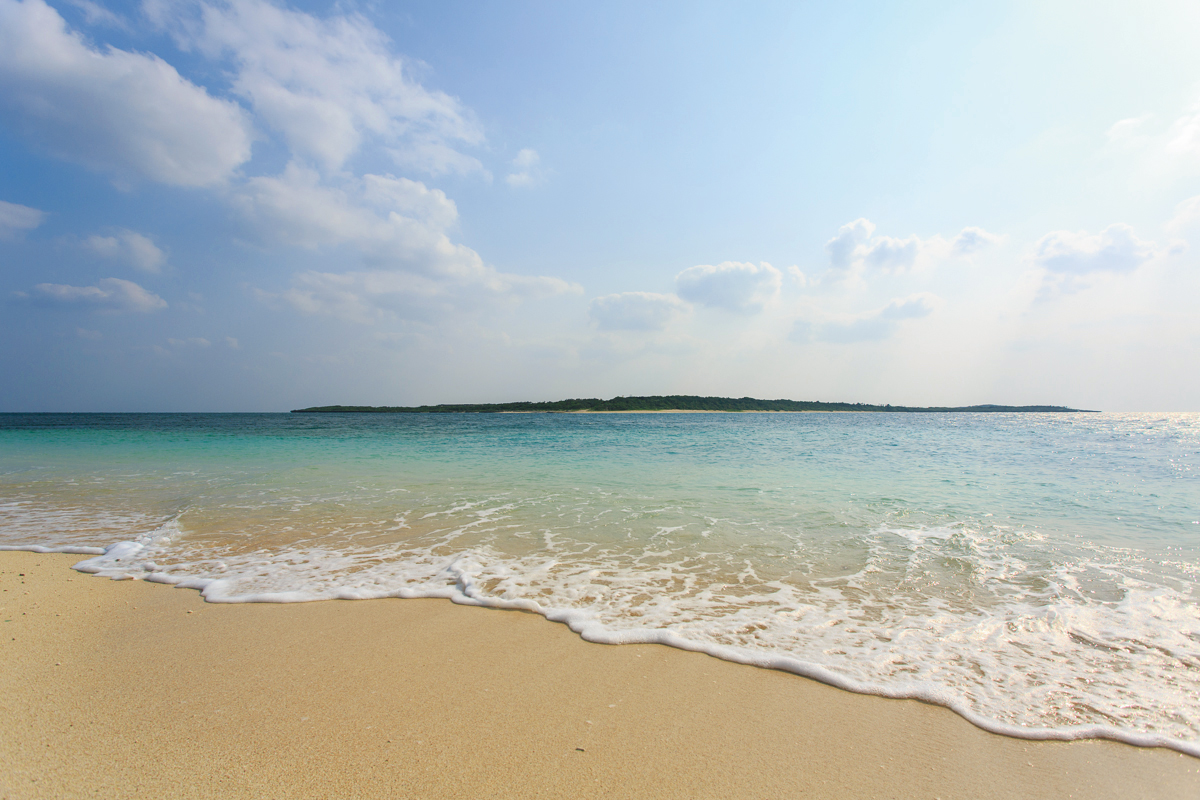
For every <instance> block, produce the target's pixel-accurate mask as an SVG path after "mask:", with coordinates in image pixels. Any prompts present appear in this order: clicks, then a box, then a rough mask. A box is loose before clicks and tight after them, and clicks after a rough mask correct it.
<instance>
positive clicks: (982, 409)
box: [292, 394, 1095, 414]
mask: <svg viewBox="0 0 1200 800" xmlns="http://www.w3.org/2000/svg"><path fill="white" fill-rule="evenodd" d="M647 411H657V412H672V411H713V412H717V411H727V412H739V411H781V412H789V411H791V412H796V411H870V412H889V411H890V412H901V413H936V412H969V413H1012V412H1024V413H1095V412H1085V411H1084V410H1083V409H1078V408H1067V407H1066V406H1002V405H994V404H991V403H989V404H986V405H978V406H954V407H948V406H946V407H944V406H929V407H919V406H893V405H882V406H881V405H872V404H870V403H823V402H818V401H812V400H804V401H801V400H757V399H755V398H753V397H737V398H734V397H698V396H696V395H678V394H673V395H655V396H652V397H614V398H612V399H611V400H600V399H599V398H594V397H592V398H586V399H574V400H554V401H549V402H517V403H443V404H440V405H436V406H313V407H311V408H296V409H292V413H293V414H498V413H509V414H520V413H525V414H531V413H543V414H547V413H549V414H566V413H589V412H590V413H603V412H610V413H612V412H627V413H629V412H647Z"/></svg>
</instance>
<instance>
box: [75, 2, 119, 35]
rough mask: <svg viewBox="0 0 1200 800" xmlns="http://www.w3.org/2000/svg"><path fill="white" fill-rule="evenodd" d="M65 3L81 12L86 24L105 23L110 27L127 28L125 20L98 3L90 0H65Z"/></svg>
mask: <svg viewBox="0 0 1200 800" xmlns="http://www.w3.org/2000/svg"><path fill="white" fill-rule="evenodd" d="M66 3H67V5H69V6H74V7H75V8H78V9H79V10H80V11H82V12H83V18H84V19H85V20H86V21H87V24H88V25H107V26H109V27H111V28H121V29H122V30H126V29H128V27H129V26H128V25H127V24H126V23H125V20H123V19H121V18H120V17H118V16H117V15H116V14H114V13H113V12H111V11H109V10H108V9H107V8H105V7H104V6H102V5H100V4H99V3H93V2H92V0H66Z"/></svg>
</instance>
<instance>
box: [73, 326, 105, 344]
mask: <svg viewBox="0 0 1200 800" xmlns="http://www.w3.org/2000/svg"><path fill="white" fill-rule="evenodd" d="M75 335H76V336H78V337H79V338H80V339H88V340H90V341H96V340H97V339H103V338H104V334H102V333H100V331H91V330H88V329H87V328H76V329H75Z"/></svg>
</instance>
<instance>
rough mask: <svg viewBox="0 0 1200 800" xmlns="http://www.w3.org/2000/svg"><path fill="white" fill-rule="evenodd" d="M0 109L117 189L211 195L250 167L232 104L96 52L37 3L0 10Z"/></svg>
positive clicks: (117, 55) (136, 60)
mask: <svg viewBox="0 0 1200 800" xmlns="http://www.w3.org/2000/svg"><path fill="white" fill-rule="evenodd" d="M0 104H2V105H3V106H6V107H8V109H9V110H10V111H11V112H12V116H13V118H14V121H15V122H16V125H17V127H18V128H20V129H21V130H22V131H23V132H24V133H25V134H26V135H27V136H28V137H29V138H30V139H32V140H33V141H34V142H35V143H36V144H37V145H38V146H40V147H42V148H44V149H46V150H48V151H49V152H50V153H52V154H54V155H56V156H58V157H60V158H64V159H66V160H69V161H74V162H77V163H80V164H84V165H85V166H88V167H90V168H92V169H96V170H100V171H102V172H108V173H111V174H114V175H116V176H117V177H119V178H121V179H129V178H146V179H149V180H153V181H158V182H161V183H167V184H174V185H179V186H207V185H213V184H217V183H220V182H222V181H224V180H225V179H226V178H227V177H228V176H229V174H230V173H231V171H232V170H233V169H234V168H236V167H237V166H238V165H239V164H241V163H243V162H245V161H246V160H247V159H249V157H250V142H251V131H250V125H249V123H248V121H247V119H246V117H245V114H244V112H243V111H242V109H241V108H240V107H239V106H238V105H237V104H236V103H232V102H230V101H228V100H222V99H218V98H214V97H212V96H210V95H209V94H208V92H207V91H205V90H204V89H203V88H201V87H199V86H197V85H195V84H194V83H191V82H190V81H188V80H185V79H184V78H182V77H181V76H180V75H179V73H178V72H176V71H175V68H174V67H172V66H171V65H170V64H167V63H166V62H165V61H163V60H162V59H160V58H158V57H157V56H154V55H147V54H142V53H131V52H128V51H125V50H119V49H117V48H114V47H108V48H106V49H104V50H97V49H93V48H92V47H90V46H88V45H87V44H86V43H85V42H84V41H83V39H82V38H81V37H80V35H79V34H78V33H75V32H73V31H70V30H68V29H67V27H66V23H65V22H64V20H63V18H62V17H61V16H59V14H58V12H57V11H55V10H54V9H53V8H51V7H50V6H48V5H46V4H45V3H44V2H43V0H24V2H17V0H0Z"/></svg>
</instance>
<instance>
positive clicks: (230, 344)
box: [225, 336, 242, 350]
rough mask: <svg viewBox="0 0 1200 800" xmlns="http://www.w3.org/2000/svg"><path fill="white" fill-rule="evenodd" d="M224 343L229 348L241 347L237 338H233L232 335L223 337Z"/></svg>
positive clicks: (237, 348)
mask: <svg viewBox="0 0 1200 800" xmlns="http://www.w3.org/2000/svg"><path fill="white" fill-rule="evenodd" d="M225 344H226V345H227V346H228V347H229V349H230V350H241V349H242V346H241V345H240V344H238V340H237V339H235V338H233V337H232V336H226V337H225Z"/></svg>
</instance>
